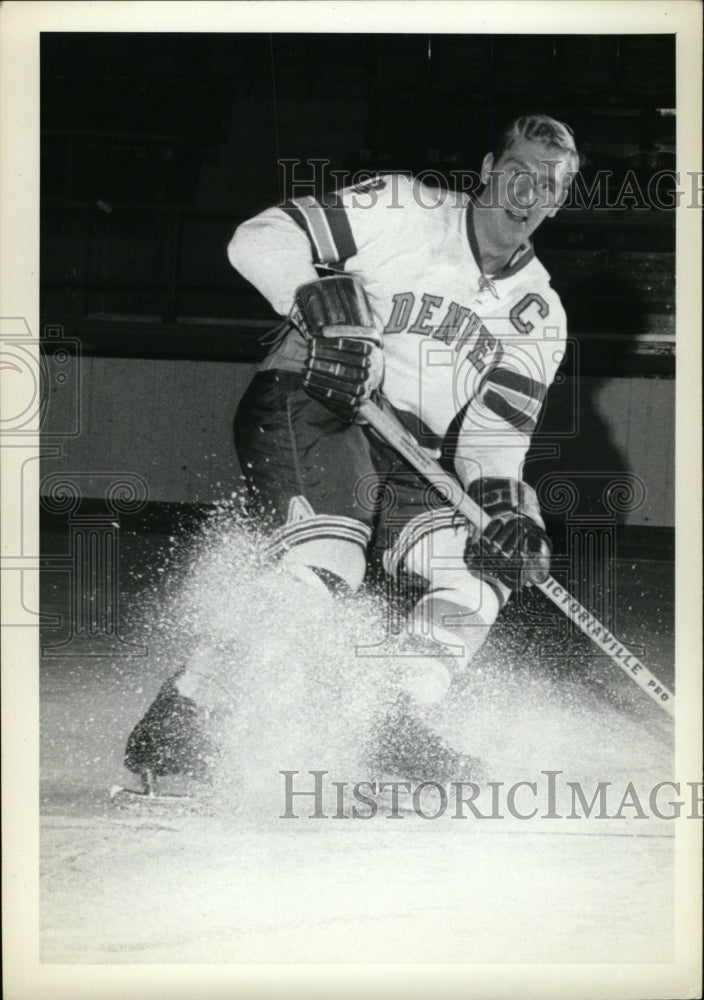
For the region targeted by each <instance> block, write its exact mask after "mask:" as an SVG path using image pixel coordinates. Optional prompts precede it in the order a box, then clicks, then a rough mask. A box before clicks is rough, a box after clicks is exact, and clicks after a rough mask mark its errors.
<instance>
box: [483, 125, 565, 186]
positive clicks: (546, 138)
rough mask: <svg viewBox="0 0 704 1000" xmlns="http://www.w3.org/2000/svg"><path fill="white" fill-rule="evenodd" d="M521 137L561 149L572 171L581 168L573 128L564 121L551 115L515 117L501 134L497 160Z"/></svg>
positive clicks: (495, 156) (495, 155) (551, 147)
mask: <svg viewBox="0 0 704 1000" xmlns="http://www.w3.org/2000/svg"><path fill="white" fill-rule="evenodd" d="M520 138H523V139H529V140H532V141H535V142H540V143H542V144H543V145H544V146H545V147H547V148H550V149H556V150H559V151H560V153H562V154H563V155H564V156H566V157H567V158H568V160H569V162H570V173H576V172H577V171H578V170H579V167H580V164H581V161H582V157H581V155H580V153H579V151H578V149H577V145H576V143H575V141H574V133H573V132H572V129H571V128H570V127H569V125H565V123H564V122H559V121H557V119H555V118H550V116H549V115H522V116H521V117H520V118H516V119H514V121H512V122H511V123H510V124H509V125H507V127H506V128H505V129H504V130H503V132H501V134H500V135H499V140H498V144H497V149H496V152H495V154H494V158H495V160H498V159H499V158H500V157H501V156H502V155H503V153H505V152H506V150H507V149H510V148H511V146H512V145H513V144H514V142H515V141H516V140H517V139H520Z"/></svg>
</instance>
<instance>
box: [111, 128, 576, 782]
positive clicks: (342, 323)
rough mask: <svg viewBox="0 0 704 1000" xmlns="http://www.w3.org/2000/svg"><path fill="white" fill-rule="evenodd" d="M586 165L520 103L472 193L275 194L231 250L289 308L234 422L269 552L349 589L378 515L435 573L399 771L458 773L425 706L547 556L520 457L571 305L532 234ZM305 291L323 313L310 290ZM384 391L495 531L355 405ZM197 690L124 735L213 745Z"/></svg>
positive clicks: (423, 611) (383, 749)
mask: <svg viewBox="0 0 704 1000" xmlns="http://www.w3.org/2000/svg"><path fill="white" fill-rule="evenodd" d="M578 168H579V154H578V152H577V150H576V147H575V142H574V139H573V135H572V133H571V131H570V129H569V128H568V127H567V126H566V125H564V124H562V123H560V122H557V121H555V120H554V119H551V118H549V117H547V116H544V115H535V116H526V117H522V118H519V119H517V120H516V121H514V122H512V123H511V124H510V125H509V127H508V128H507V129H506V130H505V131H504V132H503V134H502V136H501V139H500V143H499V145H498V148H497V149H496V150H495V151H494V153H488V154H487V155H486V156H485V158H484V160H483V162H482V167H481V182H482V188H481V189H480V191H479V193H478V195H476V196H475V197H474V198H472V199H470V198H469V197H467V196H465V195H462V194H461V193H458V192H447V191H441V190H440V189H436V188H430V187H428V186H426V185H424V184H422V183H419V182H418V181H417V180H414V179H412V178H410V177H407V176H404V175H399V174H392V175H386V176H381V177H378V178H375V179H373V180H371V181H370V182H368V183H365V184H361V185H357V186H353V187H349V188H346V189H343V190H339V191H336V192H335V193H333V194H330V195H325V196H323V198H322V199H321V200H320V201H318V200H316V199H315V198H313V197H304V198H297V199H293V200H291V201H287V202H285V203H284V204H282V205H280V206H278V207H275V208H270V209H268V210H266V211H264V212H262V213H261V214H260V215H258V216H256V217H255V218H253V219H250V220H249V221H247V222H245V223H244V224H242V225H241V226H239V228H238V229H237V231H236V232H235V234H234V236H233V238H232V240H231V242H230V244H229V247H228V256H229V260H230V262H231V264H232V266H233V267H234V268H236V269H237V270H238V271H239V272H240V273H241V274H242V275H244V277H245V278H247V279H248V280H249V281H250V282H251V283H252V284H253V285H254V286H255V288H257V289H258V290H259V291H260V292H261V294H262V295H263V296H264V297H265V298H266V299H267V300H268V301H269V302H270V303H271V305H272V306H273V308H274V309H275V310H276V311H277V312H278V313H280V314H281V315H282V316H283V317H288V320H287V322H286V323H285V324H284V326H283V328H282V331H281V335H280V336H279V338H278V340H277V342H276V344H275V345H274V347H273V349H272V350H271V351H270V353H269V355H268V356H267V357H266V359H265V360H264V362H263V364H262V365H261V368H260V370H259V372H258V373H257V375H256V376H255V378H254V380H253V382H252V384H251V386H250V388H249V389H248V391H247V392H246V394H245V396H244V398H243V400H242V402H241V404H240V406H239V409H238V414H237V418H236V424H235V430H236V445H237V450H238V456H239V459H240V464H241V466H242V469H243V470H244V473H245V475H246V477H247V480H248V484H249V486H250V488H251V490H252V493H253V496H255V497H256V502H257V503H258V504H259V505H260V507H261V509H262V510H263V511H265V512H266V514H267V516H268V517H270V518H271V519H272V520H273V524H274V531H273V534H272V556H273V557H274V558H276V559H277V560H278V561H279V565H280V567H281V568H284V569H285V570H286V571H287V572H289V573H290V574H291V575H292V576H293V577H295V578H296V579H298V580H299V581H301V582H303V583H305V584H307V585H308V587H309V588H310V589H311V592H313V591H317V592H319V593H320V594H321V595H326V594H339V593H354V592H355V591H357V590H358V589H359V587H360V586H361V584H362V581H363V580H364V577H365V571H366V567H367V557H368V549H369V545H370V542H371V540H372V535H373V534H374V539H375V545H376V546H377V547H378V548H380V549H381V550H382V552H383V567H384V570H385V572H386V573H388V574H389V575H390V576H392V577H399V576H401V577H406V578H409V577H410V578H413V579H414V580H415V581H416V582H418V581H420V583H421V585H422V588H423V591H422V595H421V596H420V599H419V600H418V601H417V603H416V604H415V606H414V607H413V609H412V610H411V612H410V614H409V619H408V623H407V628H406V632H405V635H406V641H405V644H404V645H402V648H401V654H402V655H401V656H400V657H399V658H398V667H399V673H398V686H399V692H400V697H399V706H398V707H397V709H396V711H395V714H393V715H392V717H390V718H389V719H387V720H386V723H385V727H384V729H383V731H382V732H381V733H380V736H379V742H378V746H377V759H378V760H380V761H383V763H382V764H380V766H383V767H385V768H390V767H395V769H396V770H401V769H404V768H405V769H407V770H408V769H410V770H413V772H414V774H415V775H416V776H417V775H419V774H420V773H421V772H422V773H423V774H425V776H426V777H435V778H439V779H442V778H444V777H447V776H448V775H447V774H446V773H438V772H439V771H442V772H447V771H448V770H449V771H450V772H453V769H454V772H455V773H454V774H452V773H451V774H450V775H449V776H450V777H453V776H454V777H461V776H462V775H461V774H458V773H457V772H458V771H461V770H462V766H463V762H462V760H461V759H460V758H459V757H458V756H457V755H456V754H454V753H453V751H451V750H450V748H446V747H444V745H443V744H442V743H441V742H440V741H439V740H438V739H437V738H436V737H434V736H433V735H432V733H430V732H429V730H428V729H427V726H426V725H425V723H424V722H423V719H422V713H423V706H424V705H429V704H433V703H437V702H438V701H440V700H441V699H442V698H443V697H444V695H445V693H446V691H447V689H448V687H449V685H450V683H451V680H452V677H453V675H454V674H456V673H457V672H461V671H462V670H464V669H466V666H467V664H469V663H470V661H471V660H472V658H473V657H474V656H475V655H476V653H477V651H478V650H479V649H480V648H481V645H482V643H483V642H484V641H485V639H486V636H487V634H488V632H489V629H490V628H491V626H492V625H493V623H494V622H495V620H496V618H497V616H498V614H499V611H500V609H501V607H502V606H503V605H504V603H505V602H506V600H507V598H508V596H509V594H510V593H511V591H512V590H514V589H518V588H521V587H529V586H531V585H534V584H538V583H541V582H542V581H544V580H545V579H546V578H547V576H548V573H549V566H550V553H551V546H550V542H549V539H548V537H547V535H546V532H545V526H544V523H543V520H542V518H541V514H540V510H539V506H538V502H537V499H536V496H535V493H534V491H533V490H532V489H531V487H530V486H528V485H527V484H526V483H525V482H523V478H522V466H523V462H524V459H525V456H526V452H527V449H528V446H529V444H530V440H531V434H532V432H533V430H534V428H535V427H536V424H537V422H538V418H539V414H540V411H541V408H542V405H543V402H544V399H545V395H546V391H547V388H548V386H549V385H550V383H551V382H552V380H553V377H554V375H555V372H556V369H557V367H558V365H559V363H560V361H561V359H562V345H563V343H564V338H565V335H566V323H565V315H564V311H563V309H562V306H561V303H560V300H559V298H558V296H557V294H556V293H555V292H554V291H553V290H552V288H551V286H550V280H549V276H548V274H547V272H546V271H545V269H544V268H543V266H542V265H541V264H540V263H539V261H538V260H537V258H536V257H535V254H534V251H533V248H532V245H531V240H530V237H531V234H532V233H533V232H534V231H535V230H536V229H537V227H538V226H539V225H541V223H542V222H543V221H544V220H545V219H547V218H551V217H553V216H554V215H555V214H556V213H557V211H558V210H559V208H560V206H561V204H562V203H563V201H564V199H565V197H566V195H567V192H568V188H569V184H570V182H571V178H572V176H573V175H574V173H575V172H576V171H577V169H578ZM321 274H324V275H327V276H328V277H323V278H322V280H321V278H320V276H321ZM337 276H339V277H337ZM343 276H344V279H343ZM349 278H354V279H355V280H356V282H357V283H358V284H357V286H352V287H351V288H350V286H349V284H348V282H349ZM340 280H342V285H340ZM359 287H361V288H362V289H363V292H364V297H365V298H366V303H364V304H360V302H359V299H358V296H359ZM311 295H312V296H313V299H314V300H316V301H317V303H318V306H317V307H318V311H319V312H320V311H321V309H322V313H321V315H322V316H323V320H322V322H321V323H318V324H316V323H315V322H312V323H311V321H310V316H306V315H305V310H303V311H302V310H301V309H300V304H301V303H302V302H303V303H305V302H306V301H309V300H310V297H311ZM294 303H297V304H298V306H299V308H297V309H293V306H294ZM321 303H322V305H321ZM367 306H368V310H367V311H366V312H365V309H366V307H367ZM326 315H327V321H326V319H325V317H326ZM331 317H332V320H333V321H332V322H330V321H329V320H330V318H331ZM372 394H375V398H379V399H381V398H382V397H383V401H384V405H387V406H389V407H391V408H392V409H393V411H394V412H395V413H396V414H397V415H398V417H399V418H400V419H401V420H402V422H403V423H404V424H405V425H406V426H407V427H408V428H409V429H410V430H411V431H412V432H413V433H414V435H415V436H416V438H417V440H418V442H419V444H420V445H421V446H422V447H424V448H427V449H429V450H430V452H431V453H432V454H433V455H434V456H436V457H438V458H441V459H442V460H443V461H444V462H445V463H446V464H447V465H448V467H450V468H451V469H452V470H453V471H454V473H455V475H456V476H457V478H458V479H459V480H460V482H461V484H462V485H463V487H464V488H465V489H466V490H467V492H468V493H469V495H470V496H471V497H472V498H473V499H474V500H475V501H476V502H478V503H479V504H480V505H481V506H482V507H483V508H484V510H485V512H486V513H487V514H488V515H489V518H490V520H489V523H488V526H487V527H486V528H485V530H484V532H483V533H481V535H479V533H478V532H476V531H472V530H471V528H470V527H469V526H468V525H467V524H466V523H463V522H461V520H460V519H458V517H457V516H456V515H455V513H454V511H453V510H452V509H451V508H449V507H448V506H447V505H444V504H443V503H442V502H441V500H439V498H438V496H437V494H434V493H433V491H432V489H429V488H428V485H427V483H426V482H425V481H423V480H422V479H421V478H420V477H419V476H418V475H417V474H416V473H415V472H414V471H413V470H412V469H410V467H409V466H407V464H406V463H405V462H404V461H403V460H402V459H401V458H400V457H399V456H398V455H396V454H395V453H394V451H393V450H392V449H391V448H390V447H389V446H388V445H386V444H385V443H384V442H383V441H381V440H379V439H378V438H377V437H376V436H375V435H374V434H373V433H372V432H370V431H369V429H368V428H367V427H365V425H364V423H362V422H359V421H358V420H357V419H356V417H357V414H358V410H359V406H360V404H361V403H362V402H363V401H364V400H366V399H369V398H370V397H371V396H372ZM375 485H379V486H383V487H384V488H385V489H386V490H387V491H391V492H390V493H388V492H387V495H390V496H392V497H393V504H392V505H391V507H390V508H389V505H388V504H384V505H381V506H382V507H383V509H381V510H380V509H377V506H378V505H375V503H374V502H373V501H372V500H371V499H370V498H372V497H374V496H378V490H377V491H376V492H375V490H374V489H373V488H372V487H374V486H375ZM404 650H405V651H406V652H407V654H408V655H407V656H405V655H403V654H404ZM197 702H198V692H197V690H194V681H193V678H189V676H188V670H186V671H185V672H184V673H183V674H182V675H181V676H180V677H176V678H175V679H174V680H172V681H170V682H168V684H167V685H166V687H165V689H164V690H163V691H162V692H161V693H160V696H159V697H158V698H157V701H156V702H155V703H154V704H153V705H152V707H151V709H150V712H149V713H148V714H147V716H146V717H145V719H143V720H142V722H141V723H140V724H139V726H138V727H137V728H136V729H135V731H134V732H133V733H132V735H131V737H130V740H129V743H128V749H127V756H126V764H127V766H128V767H129V768H130V769H132V770H134V771H143V770H144V769H145V768H152V769H154V770H156V771H157V773H158V771H159V770H160V769H161V770H178V769H184V765H185V769H188V767H189V766H190V765H189V763H188V762H189V760H190V761H191V763H192V762H193V761H194V760H197V759H198V758H199V756H201V754H200V751H201V749H202V746H203V745H202V744H199V743H198V740H200V739H201V738H202V734H199V730H198V727H197V726H196V727H194V726H193V722H194V721H197V718H198V709H197V707H196V706H197ZM194 734H195V736H194ZM193 739H195V740H196V743H193V742H192V740H193ZM423 755H425V757H424V762H423V761H422V760H421V757H423ZM428 762H430V766H428Z"/></svg>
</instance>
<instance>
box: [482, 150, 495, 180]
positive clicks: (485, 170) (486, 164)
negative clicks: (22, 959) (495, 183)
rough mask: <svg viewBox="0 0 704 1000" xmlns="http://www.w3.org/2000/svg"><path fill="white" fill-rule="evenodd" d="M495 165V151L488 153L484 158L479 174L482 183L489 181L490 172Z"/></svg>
mask: <svg viewBox="0 0 704 1000" xmlns="http://www.w3.org/2000/svg"><path fill="white" fill-rule="evenodd" d="M493 166H494V156H493V153H487V154H486V156H485V157H484V159H483V160H482V172H481V174H480V175H479V178H480V180H481V182H482V184H488V183H489V173H490V171H491V169H492V167H493Z"/></svg>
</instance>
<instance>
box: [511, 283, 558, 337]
mask: <svg viewBox="0 0 704 1000" xmlns="http://www.w3.org/2000/svg"><path fill="white" fill-rule="evenodd" d="M532 305H536V306H537V307H538V312H539V313H540V316H541V318H542V319H545V317H546V316H547V315H548V313H549V312H550V309H549V307H548V304H547V302H546V301H545V299H544V298H542V296H540V295H538V294H537V292H529V293H528V295H524V296H523V298H522V299H521V301H520V302H519V303H517V305H515V306H514V307H513V309H512V310H511V313H510V316H511V322H512V323H513V325H514V326H515V327H516V329H517V330H518V332H519V333H524V334H529V333H530V332H531V331H532V330H534V329H535V326H534V324H533V323H530V322H529V321H528V320H525V319H523V318H522V317H523V313H525V312H527V311H528V309H530V307H531V306H532Z"/></svg>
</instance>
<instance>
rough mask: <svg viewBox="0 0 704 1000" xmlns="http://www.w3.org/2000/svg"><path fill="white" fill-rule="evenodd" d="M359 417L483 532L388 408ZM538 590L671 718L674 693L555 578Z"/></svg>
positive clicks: (368, 407)
mask: <svg viewBox="0 0 704 1000" xmlns="http://www.w3.org/2000/svg"><path fill="white" fill-rule="evenodd" d="M360 415H361V416H362V418H363V419H364V420H365V421H366V422H367V423H368V424H369V425H370V426H371V427H373V428H374V430H375V431H376V432H377V434H379V436H380V437H382V438H383V439H384V440H385V441H386V442H387V443H388V444H390V445H391V447H392V448H395V449H396V451H397V452H398V453H399V454H400V455H402V456H403V457H404V458H405V459H406V461H407V462H408V463H409V464H410V465H412V466H413V468H414V469H416V471H417V472H420V473H421V475H423V476H425V478H426V479H427V480H428V482H430V483H432V485H433V486H434V487H435V488H436V489H437V490H438V492H439V493H440V494H441V496H442V497H443V499H444V500H445V501H446V502H447V503H448V504H450V506H452V507H454V508H455V509H456V510H457V511H459V513H460V514H462V515H463V517H465V518H466V519H467V520H468V521H469V522H470V523H471V524H474V525H476V526H477V527H478V528H479V529H480V531H481V530H483V529H484V527H485V526H486V524H487V523H488V521H489V518H488V517H487V515H486V514H485V513H484V511H483V510H482V509H481V507H480V506H479V505H478V504H476V503H475V502H474V501H473V500H472V499H471V497H469V496H468V495H467V494H466V493H465V491H464V489H463V488H462V486H461V485H460V483H459V482H458V481H457V480H456V479H455V477H454V476H451V475H450V474H449V473H448V472H446V471H445V470H444V469H443V467H442V466H441V465H440V463H439V462H438V461H437V459H435V458H433V457H432V456H431V455H429V454H428V452H427V451H426V450H425V449H424V448H421V446H420V445H419V444H418V442H417V441H416V439H415V438H414V437H413V435H412V434H411V433H410V432H409V431H408V430H407V429H406V428H405V427H404V426H403V424H402V423H401V421H400V420H399V419H398V417H397V416H396V415H395V414H394V413H392V412H390V411H389V410H388V409H382V407H380V406H377V404H376V403H373V402H372V401H371V400H368V401H367V402H365V403H363V404H362V405H361V407H360ZM537 589H538V590H541V591H542V592H543V593H544V594H545V596H546V597H548V598H549V599H550V600H551V601H552V602H553V604H554V605H555V606H556V607H557V608H559V610H560V611H562V613H563V614H565V615H566V616H567V617H568V618H569V619H570V620H571V621H573V622H574V624H575V625H577V627H578V628H580V629H581V630H582V632H584V634H585V635H586V636H588V638H589V639H591V640H592V642H593V643H594V644H595V645H597V646H598V647H599V649H600V650H601V651H602V652H603V653H606V655H607V656H609V657H610V658H611V660H612V661H613V662H614V663H615V664H616V665H617V666H619V667H620V668H621V670H623V671H624V672H625V673H626V674H627V675H628V676H629V677H630V678H631V680H632V681H634V682H635V683H636V684H637V685H638V686H639V687H640V688H641V689H642V690H643V691H645V693H646V694H647V695H648V696H649V697H650V698H652V699H653V701H655V702H656V703H657V704H658V705H659V706H660V708H662V709H663V710H664V711H665V712H667V713H668V715H673V716H674V714H675V699H674V694H673V693H672V691H670V690H669V689H668V688H667V687H666V686H665V685H664V684H663V683H662V682H661V681H659V680H658V678H657V677H656V676H655V675H654V674H653V673H651V671H650V670H648V668H647V667H646V666H645V664H643V663H641V661H640V660H639V659H638V658H637V657H636V656H634V655H633V653H631V652H630V651H629V650H628V649H626V647H625V646H624V645H623V644H622V643H620V642H619V641H618V639H616V638H615V637H614V636H612V635H611V634H610V633H609V631H608V630H607V629H606V628H605V627H604V626H603V625H602V624H601V622H600V621H599V620H598V619H597V618H596V617H595V616H594V615H593V614H591V612H590V611H587V609H586V608H585V607H584V606H583V605H582V604H580V603H579V601H577V600H576V599H575V598H574V597H572V595H571V594H570V593H569V592H568V591H567V590H565V588H564V587H561V586H560V585H559V584H558V582H557V580H555V578H554V577H552V576H550V577H548V579H547V580H546V581H545V583H542V584H540V585H539V586H538V587H537Z"/></svg>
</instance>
